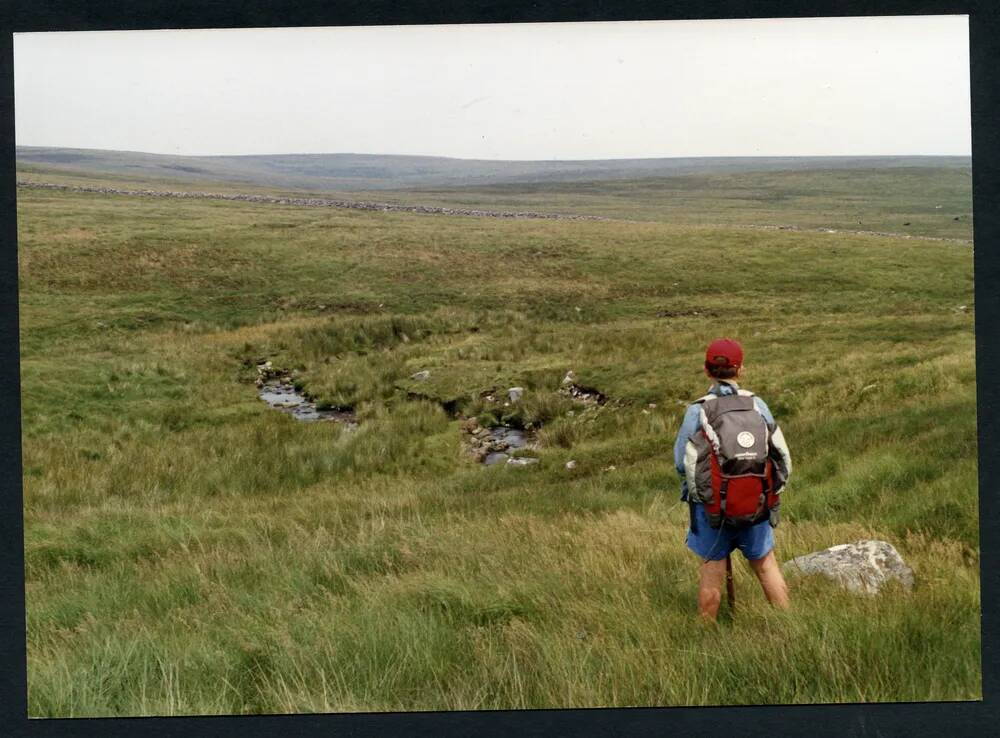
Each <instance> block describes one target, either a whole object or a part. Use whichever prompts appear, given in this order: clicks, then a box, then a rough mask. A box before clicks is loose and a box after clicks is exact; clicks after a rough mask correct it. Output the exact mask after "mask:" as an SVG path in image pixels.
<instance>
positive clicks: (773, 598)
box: [750, 551, 788, 610]
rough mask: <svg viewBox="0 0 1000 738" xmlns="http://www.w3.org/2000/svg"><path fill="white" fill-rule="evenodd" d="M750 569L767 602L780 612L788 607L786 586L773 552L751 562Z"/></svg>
mask: <svg viewBox="0 0 1000 738" xmlns="http://www.w3.org/2000/svg"><path fill="white" fill-rule="evenodd" d="M750 568H751V569H753V573H754V574H756V575H757V579H758V580H759V581H760V586H761V588H763V590H764V596H765V597H767V601H768V602H770V603H771V604H772V605H774V606H775V607H779V608H781V609H782V610H784V609H785V608H786V607H788V585H787V584H785V577H784V576H783V575H782V573H781V567H780V566H778V560H777V559H776V558H775V557H774V551H769V552H768V553H767V555H766V556H764V557H763V558H760V559H756V560H754V561H751V562H750Z"/></svg>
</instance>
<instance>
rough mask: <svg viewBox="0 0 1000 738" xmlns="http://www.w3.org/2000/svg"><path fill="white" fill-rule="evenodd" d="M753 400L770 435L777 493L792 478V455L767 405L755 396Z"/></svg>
mask: <svg viewBox="0 0 1000 738" xmlns="http://www.w3.org/2000/svg"><path fill="white" fill-rule="evenodd" d="M753 399H754V402H755V403H756V405H757V410H758V412H760V414H761V415H762V416H763V417H764V421H765V422H766V423H767V428H768V432H769V433H770V434H771V448H772V449H774V451H775V453H774V454H772V460H773V461H774V463H775V464H776V465H777V466H778V479H779V480H780V484H781V487H779V488H778V490H777V491H778V492H780V491H781V488H783V487H784V486H785V485H786V484H788V478H789V477H790V476H792V454H791V452H790V451H789V450H788V443H787V442H786V441H785V434H784V433H782V432H781V428H780V426H779V425H778V423H777V422H776V421H775V420H774V415H772V414H771V410H770V408H768V406H767V403H766V402H764V401H763V400H762V399H760V398H759V397H756V396H755V397H754V398H753Z"/></svg>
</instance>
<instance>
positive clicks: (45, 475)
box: [18, 174, 981, 716]
mask: <svg viewBox="0 0 1000 738" xmlns="http://www.w3.org/2000/svg"><path fill="white" fill-rule="evenodd" d="M768 176H769V177H770V176H772V175H768ZM774 176H776V175H774ZM816 176H817V177H818V176H819V175H816ZM789 177H790V179H789V180H787V182H786V185H785V186H787V188H789V190H790V191H797V190H796V188H797V187H800V185H801V182H800V181H799V180H798V179H797V177H798V175H792V174H790V175H789ZM817 181H818V180H814V183H815V182H817ZM838 186H839V185H831V192H833V193H834V195H829V196H828V199H829V200H830V202H829V204H828V207H827V208H826V210H825V211H824V212H834V211H836V210H837V209H838V208H840V207H841V205H839V204H838V202H839V199H838V197H837V196H835V194H836V192H838V190H837V187H838ZM942 186H943V185H942ZM933 188H934V185H933V184H931V183H928V184H927V189H928V191H929V192H933ZM18 196H19V197H18V207H19V260H20V261H19V270H20V280H21V282H20V301H21V303H20V304H21V327H22V334H21V355H22V359H21V372H22V413H23V418H22V422H23V433H24V439H23V445H24V452H23V462H24V473H25V476H24V485H25V539H26V541H25V545H26V550H25V555H26V586H27V616H28V679H29V710H30V714H31V715H33V716H90V715H143V714H146V715H149V714H156V715H173V714H212V713H262V712H325V711H352V710H412V709H417V710H438V709H487V708H488V709H492V708H501V709H503V708H524V707H529V708H532V707H574V706H626V705H674V704H749V703H754V704H759V703H789V702H842V701H852V702H853V701H900V700H902V701H919V700H962V699H979V698H980V697H981V676H980V660H979V659H980V657H979V649H980V631H979V627H980V622H979V543H978V511H977V485H976V423H975V412H976V404H975V372H974V356H973V346H974V340H973V339H974V334H973V316H974V305H973V300H972V254H971V249H970V248H969V247H968V246H966V245H961V244H954V243H945V242H928V241H916V240H904V239H895V238H876V237H869V236H851V235H845V234H822V233H800V232H786V231H781V232H768V231H750V230H745V229H740V228H736V227H724V226H714V227H709V226H707V225H704V224H697V223H694V222H671V223H665V222H653V221H650V222H628V223H625V222H592V221H587V222H573V221H544V222H543V221H531V222H526V221H500V220H491V219H474V218H450V217H443V216H418V215H406V214H388V213H365V212H357V211H339V210H327V209H315V208H313V209H310V208H295V207H286V206H279V205H266V206H265V205H254V204H250V203H239V202H221V201H197V200H176V201H174V200H171V201H166V200H154V199H144V198H134V197H115V196H95V195H88V194H81V193H70V192H57V191H42V190H21V191H19V193H18ZM546 197H549V195H546V194H545V193H540V194H538V195H537V199H538V200H539V202H543V201H544V200H545V198H546ZM551 197H556V195H551ZM796 197H799V196H796ZM801 197H805V195H801ZM810 197H819V195H818V194H815V193H813V194H812V195H810ZM900 197H902V195H898V196H897V195H893V194H891V193H890V194H886V195H885V196H884V199H886V200H893V199H894V198H896V199H898V198H900ZM907 197H909V195H907ZM955 197H956V198H959V197H960V196H959V195H956V196H955ZM936 199H938V198H937V197H936V193H935V194H933V195H931V196H928V197H927V198H925V199H924V200H922V201H919V202H917V203H916V206H915V208H914V209H915V210H919V209H920V208H925V207H926V208H927V209H928V210H933V209H934V208H933V205H934V204H937V203H931V200H936ZM543 204H544V202H543ZM917 206H919V207H917ZM581 207H582V205H581ZM796 207H798V206H796ZM811 207H812V206H810V208H811ZM966 207H967V206H966ZM806 210H809V208H805V209H804V210H802V211H801V212H806ZM691 217H692V219H694V218H695V216H691ZM726 217H727V218H730V217H731V218H732V220H733V222H737V221H741V222H744V223H749V222H756V219H757V218H758V217H759V211H758V210H757V209H756V206H751V205H748V206H747V207H746V208H745V209H744V210H743V211H741V212H733V213H730V214H729V215H728V216H726ZM802 217H805V216H804V215H803V216H802ZM816 217H817V218H819V216H816ZM886 217H889V216H886ZM892 217H894V216H892ZM682 220H683V219H682ZM817 222H818V221H817ZM825 225H829V223H826V222H822V223H820V226H825ZM706 263H707V264H712V265H714V268H712V269H706V266H705V265H706ZM963 306H964V307H963ZM718 333H725V334H729V335H732V336H734V337H737V338H739V339H740V340H741V341H742V342H743V344H744V347H745V349H746V351H747V356H748V366H747V377H746V386H748V387H750V388H752V389H754V390H755V391H757V392H758V393H759V394H761V395H762V396H763V397H764V398H765V399H766V400H767V402H768V403H769V405H770V406H771V408H772V410H773V411H774V413H775V415H776V416H777V417H778V419H779V421H780V422H781V424H782V426H783V428H784V430H785V434H786V437H787V438H788V439H789V443H790V445H791V448H792V453H793V456H794V460H795V472H794V476H793V480H792V483H791V485H790V488H789V490H788V497H787V498H786V501H785V504H784V506H783V508H782V509H783V513H784V514H783V519H782V523H781V525H780V526H779V528H778V529H777V532H776V536H777V540H778V549H777V552H778V557H779V559H780V560H786V559H789V558H791V557H793V556H796V555H799V554H802V553H806V552H809V551H813V550H816V549H818V548H823V547H826V546H829V545H833V544H836V543H843V542H849V541H852V540H857V539H859V538H862V537H877V538H882V539H885V540H889V541H890V542H892V543H893V544H894V545H895V546H897V548H899V550H900V551H901V552H902V554H903V556H904V558H906V560H907V561H908V562H909V563H910V564H911V565H912V566H913V568H914V569H915V571H916V580H917V584H916V587H915V589H914V591H913V592H912V593H910V594H909V595H904V594H903V593H901V592H898V591H895V590H890V591H888V592H886V593H884V594H882V595H880V596H878V597H875V598H858V597H855V596H853V595H850V594H849V593H846V592H842V591H841V590H839V589H838V588H836V587H835V586H832V585H830V584H828V583H826V582H824V581H814V580H796V581H794V582H793V583H792V597H793V608H792V609H791V610H790V611H789V612H787V613H782V612H775V611H772V610H771V609H770V608H769V607H767V606H766V604H765V603H764V602H763V600H762V596H761V595H760V593H759V591H758V590H757V588H756V585H755V584H754V582H753V581H752V579H751V576H752V575H751V574H750V573H749V571H748V570H747V569H746V567H745V566H744V565H742V564H739V565H738V566H737V567H736V569H737V571H736V575H737V583H736V586H737V588H738V591H739V593H740V608H739V609H738V610H737V612H736V613H735V615H733V616H729V615H728V614H725V615H724V616H723V619H722V622H721V623H720V625H719V627H718V628H717V629H705V628H701V627H700V626H699V624H698V623H697V618H696V608H695V594H696V572H697V560H696V559H695V558H694V556H693V555H692V554H690V553H689V552H688V551H687V550H686V549H685V547H684V545H683V536H684V530H685V526H686V510H685V509H684V508H683V506H682V505H680V504H678V500H677V478H676V473H675V472H674V470H673V463H672V459H671V458H670V446H671V444H672V442H673V435H674V433H675V431H676V427H677V425H678V424H679V420H680V417H681V413H682V412H683V405H684V403H685V402H686V401H688V400H690V399H691V398H693V397H696V396H698V395H699V394H701V393H702V392H703V391H704V388H705V385H706V381H705V378H704V376H703V375H702V374H701V373H700V372H699V369H698V365H699V359H700V352H701V351H702V350H703V345H704V344H705V342H706V341H707V340H708V339H710V338H711V337H714V336H715V335H716V334H718ZM262 357H267V358H269V359H270V360H271V361H272V362H274V364H275V365H277V366H281V367H285V368H288V369H289V370H292V371H294V374H295V378H296V381H297V382H299V383H300V384H301V385H303V386H304V387H305V388H306V389H307V390H308V391H309V392H311V393H313V394H315V395H316V396H317V397H318V399H319V400H320V402H321V403H322V404H326V405H331V406H350V407H353V408H355V409H356V410H357V412H358V415H359V419H360V421H361V425H360V427H359V429H358V430H357V431H355V432H352V433H349V432H345V431H344V430H343V429H341V428H340V427H339V426H336V425H334V424H301V423H297V422H295V421H294V420H292V419H291V418H289V417H287V416H285V415H282V414H280V413H276V412H274V411H272V410H269V409H267V408H266V407H265V406H264V404H263V403H261V402H260V401H259V400H258V399H257V398H256V392H255V388H254V385H253V383H252V382H253V378H254V376H255V369H254V364H255V362H256V361H257V360H258V359H259V358H262ZM569 369H572V370H573V371H574V372H575V374H576V376H577V381H578V383H580V384H581V385H585V386H589V387H593V388H595V389H598V390H600V392H602V393H603V394H605V395H606V396H607V398H608V402H607V404H606V405H604V406H602V407H600V408H599V409H587V408H586V407H584V406H583V405H581V404H579V403H574V402H572V401H571V400H568V399H566V398H565V397H563V396H562V395H560V394H559V392H558V389H559V386H560V382H561V380H562V377H563V376H564V375H565V373H566V371H567V370H569ZM421 370H428V371H429V372H430V376H429V378H428V379H427V380H426V381H423V382H421V381H418V380H414V379H411V375H413V374H414V373H415V372H418V371H421ZM514 385H519V386H522V387H524V388H525V396H524V401H523V403H521V404H519V405H516V406H507V407H505V406H504V405H503V399H504V396H505V392H504V391H505V390H506V388H507V387H510V386H514ZM490 389H494V390H497V391H498V392H497V395H498V396H499V398H500V401H499V402H492V403H491V402H489V401H488V400H486V399H484V398H483V396H482V395H483V393H484V392H485V391H486V390H490ZM650 403H655V407H650V406H649V405H650ZM460 415H482V416H487V415H493V416H495V417H497V418H498V419H501V418H503V419H505V420H506V421H507V422H509V423H511V424H514V425H524V424H527V423H533V424H535V425H539V424H540V426H541V427H540V431H539V435H540V438H541V440H542V442H543V448H542V450H541V451H540V452H539V454H538V455H539V456H540V459H541V461H540V463H538V464H536V465H534V466H532V467H527V468H523V469H505V468H494V467H490V468H483V467H480V466H477V465H475V464H474V463H472V461H471V460H470V459H469V458H468V457H466V456H465V455H464V454H463V452H462V451H461V447H460V438H461V431H460V428H459V426H460V424H461V420H460V419H459V417H458V416H460ZM571 459H572V460H575V461H576V462H577V464H576V466H575V467H574V468H573V469H571V470H569V469H566V468H565V463H566V462H567V461H569V460H571ZM611 467H613V469H612V468H611Z"/></svg>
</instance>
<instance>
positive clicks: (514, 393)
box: [507, 387, 524, 402]
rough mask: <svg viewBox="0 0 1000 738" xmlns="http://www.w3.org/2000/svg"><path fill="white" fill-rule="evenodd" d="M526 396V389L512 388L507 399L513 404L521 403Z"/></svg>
mask: <svg viewBox="0 0 1000 738" xmlns="http://www.w3.org/2000/svg"><path fill="white" fill-rule="evenodd" d="M523 396H524V387H511V388H510V389H509V390H507V399H508V400H510V401H511V402H520V401H521V397H523Z"/></svg>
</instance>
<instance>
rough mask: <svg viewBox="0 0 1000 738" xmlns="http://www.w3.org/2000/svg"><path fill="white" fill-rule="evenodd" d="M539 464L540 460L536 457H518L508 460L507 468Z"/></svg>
mask: <svg viewBox="0 0 1000 738" xmlns="http://www.w3.org/2000/svg"><path fill="white" fill-rule="evenodd" d="M537 463H538V459H536V458H535V457H534V456H518V457H517V458H512V459H507V466H530V465H531V464H537Z"/></svg>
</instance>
